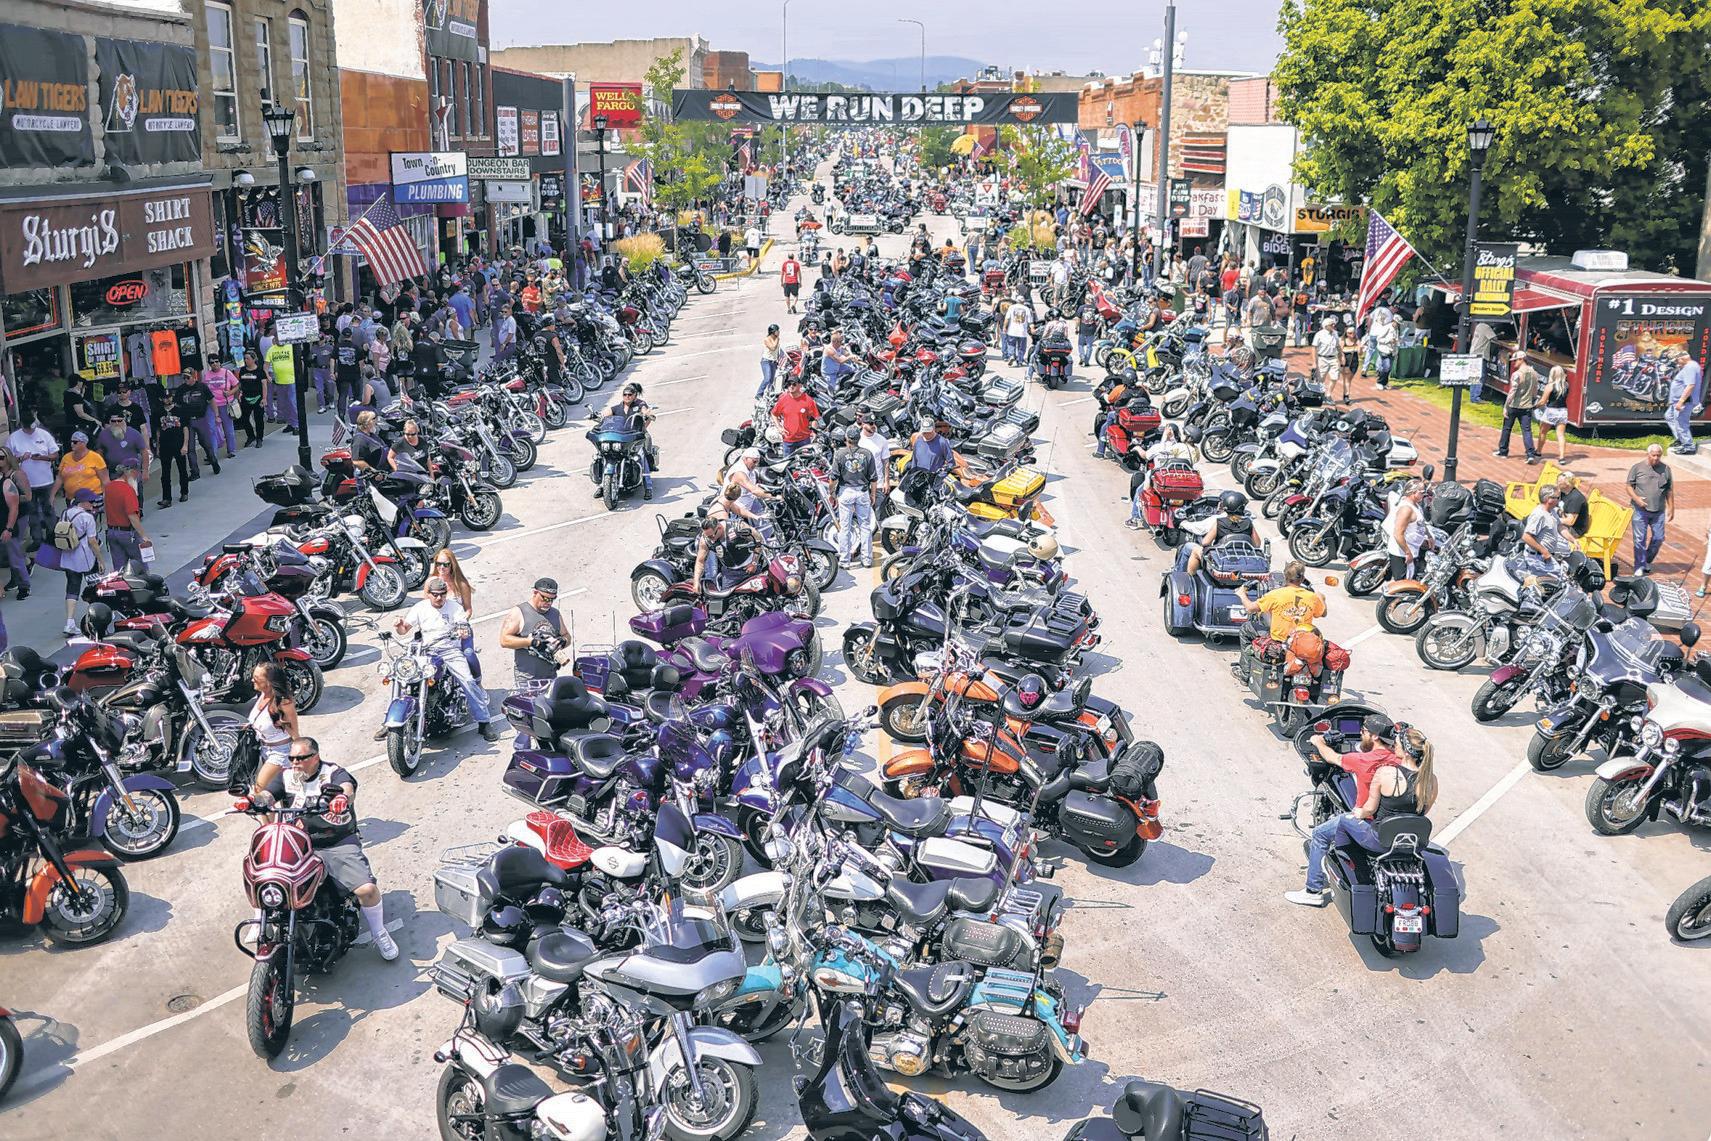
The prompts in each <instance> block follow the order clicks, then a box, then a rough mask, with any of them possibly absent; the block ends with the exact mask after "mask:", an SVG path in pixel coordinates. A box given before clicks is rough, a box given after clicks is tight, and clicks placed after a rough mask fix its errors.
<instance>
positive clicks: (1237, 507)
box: [1218, 491, 1248, 515]
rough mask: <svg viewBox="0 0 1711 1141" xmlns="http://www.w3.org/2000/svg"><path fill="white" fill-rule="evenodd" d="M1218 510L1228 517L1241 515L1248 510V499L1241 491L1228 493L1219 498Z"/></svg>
mask: <svg viewBox="0 0 1711 1141" xmlns="http://www.w3.org/2000/svg"><path fill="white" fill-rule="evenodd" d="M1218 509H1219V510H1220V511H1222V512H1223V513H1224V514H1226V515H1240V514H1242V513H1243V512H1245V511H1246V510H1247V509H1248V497H1247V496H1245V495H1243V494H1242V493H1241V492H1239V491H1226V492H1225V493H1224V494H1222V495H1220V496H1219V497H1218Z"/></svg>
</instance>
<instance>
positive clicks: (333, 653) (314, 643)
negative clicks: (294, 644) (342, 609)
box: [302, 615, 350, 670]
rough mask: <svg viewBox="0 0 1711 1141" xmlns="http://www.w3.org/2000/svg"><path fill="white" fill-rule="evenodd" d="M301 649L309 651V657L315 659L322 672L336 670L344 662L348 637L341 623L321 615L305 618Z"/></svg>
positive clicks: (348, 645) (348, 644) (347, 647)
mask: <svg viewBox="0 0 1711 1141" xmlns="http://www.w3.org/2000/svg"><path fill="white" fill-rule="evenodd" d="M302 643H303V648H304V649H305V650H307V651H309V656H310V657H311V658H314V659H315V664H316V665H318V666H320V667H321V669H323V670H331V669H337V668H338V666H339V663H340V662H342V661H344V660H345V651H346V650H348V649H349V648H350V637H349V635H347V634H346V633H345V626H344V623H342V622H336V621H334V620H333V619H331V618H326V617H323V616H321V615H315V616H314V617H311V618H307V619H305V620H304V622H303V637H302Z"/></svg>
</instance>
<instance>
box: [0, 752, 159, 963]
mask: <svg viewBox="0 0 1711 1141" xmlns="http://www.w3.org/2000/svg"><path fill="white" fill-rule="evenodd" d="M69 800H70V793H69V792H67V791H66V790H65V789H63V788H60V787H59V786H58V785H54V784H50V783H49V782H48V781H47V780H46V779H44V778H43V777H42V775H41V774H40V773H38V772H36V770H35V769H33V768H31V767H30V766H29V765H27V764H25V763H24V762H23V761H21V760H19V759H18V757H17V756H16V755H13V756H9V757H7V758H5V759H4V760H0V919H4V920H7V921H9V922H12V923H20V924H22V925H23V926H25V927H35V928H39V929H40V930H41V933H42V935H43V936H45V937H46V938H47V940H48V942H50V943H55V944H58V945H60V946H65V947H76V946H86V945H88V944H91V943H99V942H101V941H102V940H103V939H106V938H107V937H108V936H109V935H111V934H112V933H113V932H114V930H115V929H117V928H118V926H119V924H120V923H121V922H123V921H124V918H125V914H126V912H127V911H129V910H130V906H131V890H130V887H129V885H128V884H126V882H125V873H124V872H123V871H121V870H120V868H119V861H118V860H117V859H115V858H114V857H113V856H112V855H110V854H109V853H107V852H105V851H102V850H101V849H100V848H97V847H94V846H93V845H91V844H90V843H88V838H87V837H82V836H75V835H71V834H68V833H67V832H65V831H63V830H62V825H61V822H62V821H63V820H64V819H65V816H64V814H65V812H66V811H67V805H68V802H69Z"/></svg>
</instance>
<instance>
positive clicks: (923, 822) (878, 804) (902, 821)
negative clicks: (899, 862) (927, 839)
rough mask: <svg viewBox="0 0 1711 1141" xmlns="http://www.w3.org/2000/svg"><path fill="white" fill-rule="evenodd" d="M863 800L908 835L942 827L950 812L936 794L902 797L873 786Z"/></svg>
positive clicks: (892, 825)
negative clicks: (911, 798) (909, 798)
mask: <svg viewBox="0 0 1711 1141" xmlns="http://www.w3.org/2000/svg"><path fill="white" fill-rule="evenodd" d="M867 803H868V806H869V807H871V808H872V809H873V810H874V812H876V813H877V814H878V815H879V817H880V819H882V820H884V821H885V822H886V824H888V825H890V826H891V828H892V829H894V830H895V831H898V832H903V833H907V834H908V835H910V836H931V835H935V834H937V833H939V832H941V831H943V830H944V824H945V820H946V819H947V818H948V817H949V816H950V808H949V807H948V806H947V805H946V804H945V802H944V801H943V800H940V799H939V798H938V797H936V796H923V797H920V798H917V799H915V800H903V799H901V798H899V797H895V796H888V795H887V794H885V793H883V792H881V791H880V790H879V789H877V788H876V789H874V790H873V791H872V792H871V793H869V794H868V796H867Z"/></svg>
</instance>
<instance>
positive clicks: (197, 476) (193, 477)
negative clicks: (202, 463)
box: [190, 471, 202, 483]
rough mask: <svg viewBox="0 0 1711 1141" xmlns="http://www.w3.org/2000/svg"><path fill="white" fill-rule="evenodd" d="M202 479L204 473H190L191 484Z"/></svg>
mask: <svg viewBox="0 0 1711 1141" xmlns="http://www.w3.org/2000/svg"><path fill="white" fill-rule="evenodd" d="M201 478H202V473H201V472H199V471H193V472H191V473H190V482H191V483H195V482H196V481H197V480H199V479H201Z"/></svg>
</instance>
